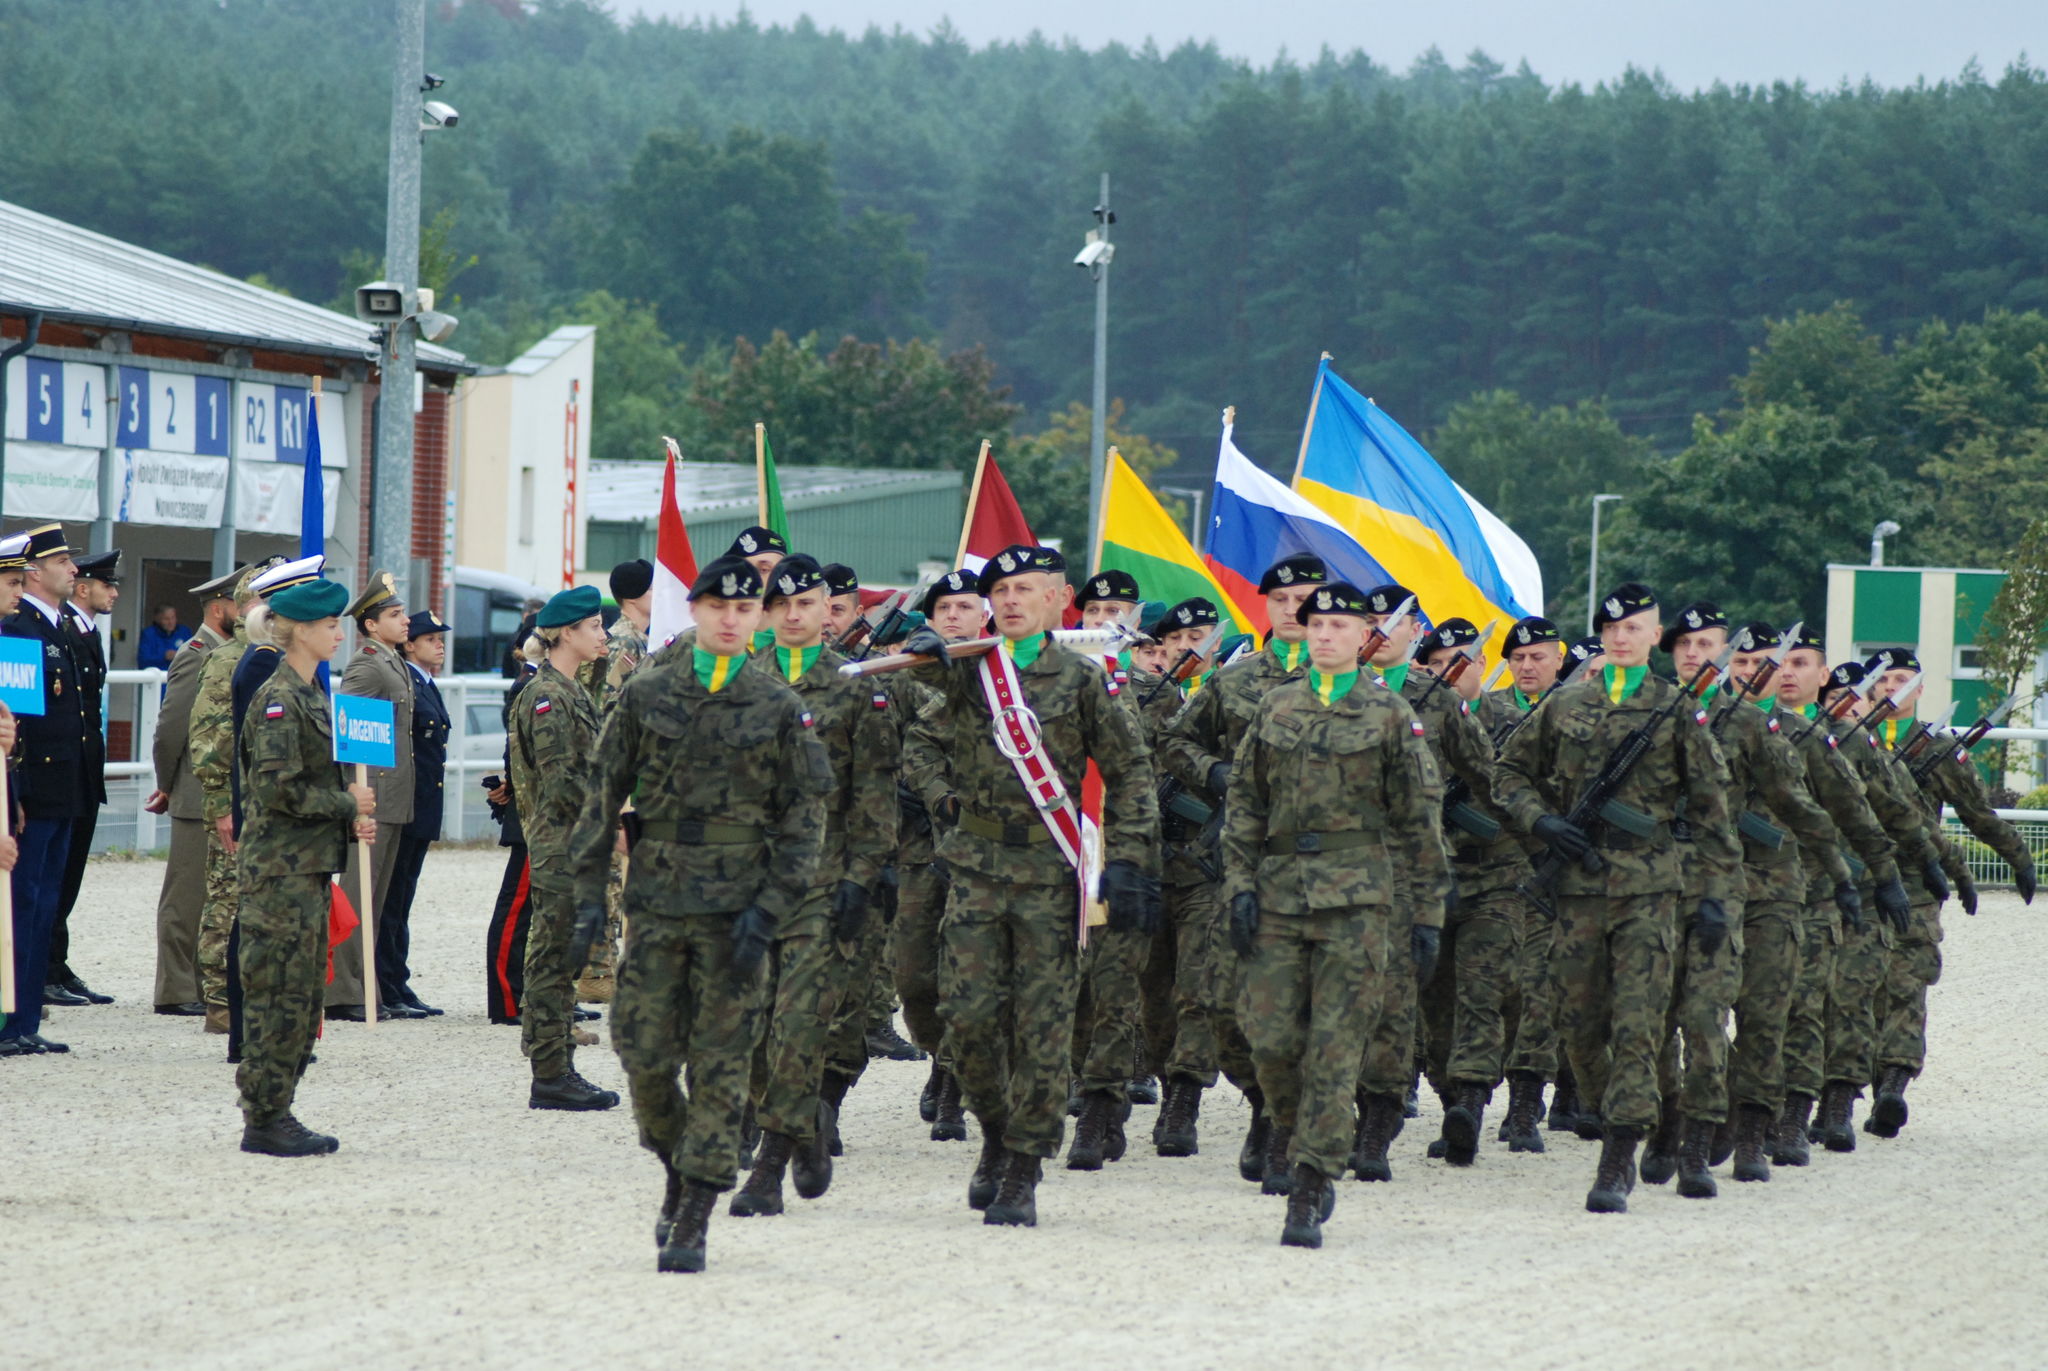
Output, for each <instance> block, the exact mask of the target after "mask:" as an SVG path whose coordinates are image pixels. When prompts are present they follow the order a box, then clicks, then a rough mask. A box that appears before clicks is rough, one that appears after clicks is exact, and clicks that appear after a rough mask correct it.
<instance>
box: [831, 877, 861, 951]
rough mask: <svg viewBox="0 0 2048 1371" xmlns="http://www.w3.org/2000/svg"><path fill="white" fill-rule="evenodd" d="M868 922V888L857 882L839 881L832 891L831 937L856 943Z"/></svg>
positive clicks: (844, 941)
mask: <svg viewBox="0 0 2048 1371" xmlns="http://www.w3.org/2000/svg"><path fill="white" fill-rule="evenodd" d="M867 921H868V888H867V887H866V886H864V885H862V884H861V883H860V882H859V881H841V882H840V883H839V885H838V886H837V887H836V888H835V889H834V890H833V891H832V936H833V937H835V938H837V939H838V940H839V941H840V942H842V943H850V942H857V941H859V939H860V931H861V928H862V927H863V926H864V925H865V924H866V923H867Z"/></svg>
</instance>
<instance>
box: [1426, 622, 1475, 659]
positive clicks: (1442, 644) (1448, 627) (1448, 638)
mask: <svg viewBox="0 0 2048 1371" xmlns="http://www.w3.org/2000/svg"><path fill="white" fill-rule="evenodd" d="M1478 641H1479V629H1478V627H1477V626H1476V625H1474V624H1473V622H1472V621H1471V620H1470V619H1446V620H1444V621H1443V622H1442V623H1440V624H1438V625H1437V626H1436V627H1435V628H1433V629H1431V630H1430V631H1429V635H1428V636H1427V637H1425V638H1424V639H1423V640H1422V649H1421V650H1422V655H1423V656H1425V657H1427V656H1428V655H1429V654H1430V653H1432V652H1436V651H1438V650H1440V649H1442V648H1447V647H1448V648H1458V647H1470V646H1471V645H1472V644H1474V643H1476V642H1478Z"/></svg>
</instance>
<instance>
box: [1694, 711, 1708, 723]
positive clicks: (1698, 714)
mask: <svg viewBox="0 0 2048 1371" xmlns="http://www.w3.org/2000/svg"><path fill="white" fill-rule="evenodd" d="M1692 721H1693V722H1694V723H1696V724H1704V723H1705V722H1706V721H1707V711H1705V710H1704V709H1695V710H1694V711H1693V712H1692Z"/></svg>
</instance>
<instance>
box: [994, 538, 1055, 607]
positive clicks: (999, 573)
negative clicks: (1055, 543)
mask: <svg viewBox="0 0 2048 1371" xmlns="http://www.w3.org/2000/svg"><path fill="white" fill-rule="evenodd" d="M1066 569H1067V559H1066V558H1064V557H1062V556H1060V550H1059V549H1058V548H1056V547H1033V546H1031V545H1030V544H1029V543H1018V544H1016V545H1014V546H1012V547H1006V548H1004V549H1003V550H1002V551H1001V552H998V553H997V554H996V555H995V556H993V557H991V558H989V559H988V561H987V562H986V563H985V564H984V565H983V566H982V568H981V579H980V582H979V583H978V587H977V588H978V589H979V590H980V591H981V593H982V594H984V595H986V594H988V593H989V592H990V591H991V590H994V589H995V588H996V582H998V581H1002V580H1007V579H1008V578H1009V577H1012V576H1022V575H1024V574H1026V573H1027V572H1033V571H1050V572H1055V573H1057V572H1062V571H1065V570H1066Z"/></svg>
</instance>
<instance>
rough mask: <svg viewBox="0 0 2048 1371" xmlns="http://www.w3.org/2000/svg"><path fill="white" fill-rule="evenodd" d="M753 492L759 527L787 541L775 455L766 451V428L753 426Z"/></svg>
mask: <svg viewBox="0 0 2048 1371" xmlns="http://www.w3.org/2000/svg"><path fill="white" fill-rule="evenodd" d="M754 491H755V494H756V495H757V497H758V499H759V503H760V520H761V527H763V528H766V529H771V530H773V531H774V532H776V533H779V534H781V535H782V538H783V541H784V542H787V541H788V540H789V512H788V511H787V510H785V509H784V508H783V507H782V482H781V481H780V480H779V479H777V477H776V475H775V454H774V453H772V452H770V451H769V450H768V426H767V425H766V424H755V425H754Z"/></svg>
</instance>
